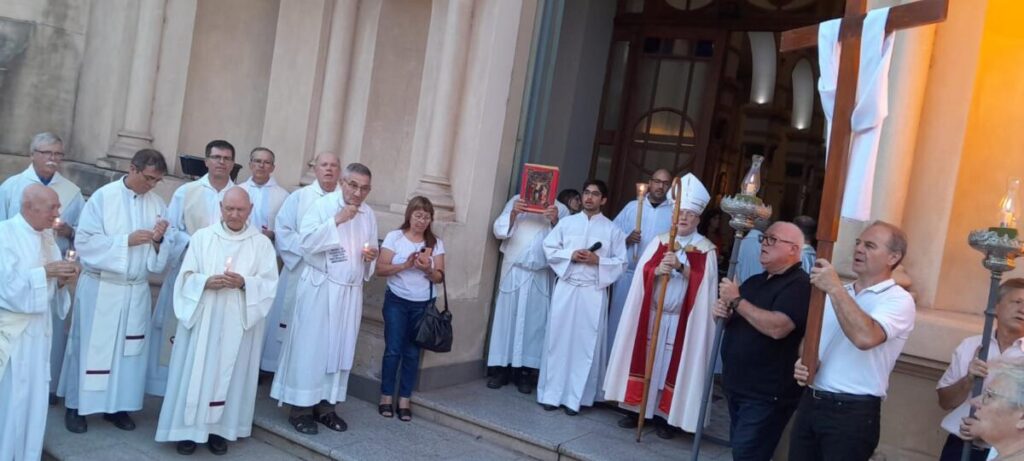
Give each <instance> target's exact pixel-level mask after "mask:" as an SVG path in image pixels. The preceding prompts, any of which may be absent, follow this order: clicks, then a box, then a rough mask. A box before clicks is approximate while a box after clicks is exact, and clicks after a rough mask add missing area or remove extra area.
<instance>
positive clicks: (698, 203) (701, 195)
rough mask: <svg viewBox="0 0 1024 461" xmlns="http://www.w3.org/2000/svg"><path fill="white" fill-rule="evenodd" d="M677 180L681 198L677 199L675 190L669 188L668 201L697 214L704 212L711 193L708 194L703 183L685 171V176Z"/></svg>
mask: <svg viewBox="0 0 1024 461" xmlns="http://www.w3.org/2000/svg"><path fill="white" fill-rule="evenodd" d="M679 182H680V183H681V184H682V194H681V195H682V198H681V199H679V200H677V199H676V197H675V191H674V190H672V189H671V188H670V189H669V192H668V199H669V201H671V202H672V203H674V204H675V205H676V206H678V207H679V209H680V210H689V211H692V212H694V213H697V214H701V213H704V208H705V207H707V206H708V202H710V201H711V195H710V194H708V190H707V188H705V187H704V184H703V183H701V182H700V180H699V179H697V177H696V176H694V175H693V173H687V174H686V176H683V177H682V178H679Z"/></svg>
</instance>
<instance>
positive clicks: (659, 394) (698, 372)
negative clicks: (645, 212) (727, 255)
mask: <svg viewBox="0 0 1024 461" xmlns="http://www.w3.org/2000/svg"><path fill="white" fill-rule="evenodd" d="M681 182H682V197H679V198H676V197H671V199H672V200H673V201H674V202H675V203H676V204H677V206H678V207H679V210H680V211H679V219H678V221H677V223H676V229H677V235H676V245H677V250H676V251H675V252H673V251H671V250H670V249H669V245H668V243H669V242H668V238H669V235H668V234H662V235H661V236H659V237H658V239H657V240H655V241H653V242H651V243H650V244H649V245H648V246H647V248H646V249H645V250H644V254H643V255H642V256H641V257H640V264H639V265H638V267H640V268H642V270H639V271H637V272H636V274H635V275H634V276H633V281H632V284H631V286H630V290H629V296H628V297H627V298H626V305H625V308H624V309H623V311H622V320H621V321H620V322H619V328H618V331H616V334H615V342H614V343H613V345H612V353H611V355H610V357H609V361H608V374H607V378H606V379H605V381H604V391H605V398H606V399H608V400H614V401H617V402H620V406H622V407H624V408H627V409H630V410H632V411H635V412H638V413H639V410H640V404H641V400H642V398H643V383H644V374H645V372H646V367H647V355H648V352H649V346H650V337H651V330H652V328H653V326H654V317H655V315H656V312H657V303H658V293H660V290H661V288H660V284H661V283H662V277H660V276H662V275H667V276H668V286H667V288H666V291H665V303H664V305H663V307H664V308H663V313H662V319H661V325H660V328H659V330H658V338H657V344H656V346H655V352H654V367H653V369H652V372H651V384H650V388H649V391H648V392H649V394H648V400H647V408H646V409H645V410H644V417H645V418H652V417H654V416H655V415H657V416H659V417H660V420H659V422H660V424H659V427H658V435H659V436H660V437H662V438H671V437H672V435H673V434H672V432H673V431H672V430H671V429H669V428H668V427H667V426H665V425H664V421H667V424H669V425H672V426H676V427H680V428H682V429H683V430H685V431H687V432H694V431H695V430H696V428H697V419H698V418H699V413H700V403H701V394H702V387H703V383H704V379H705V377H706V371H707V364H708V359H709V358H710V356H711V347H712V343H713V342H714V336H715V335H714V329H715V323H714V319H713V317H712V314H711V310H712V308H713V307H714V304H715V301H716V300H717V299H718V295H717V289H718V285H717V284H716V283H715V281H716V278H717V276H718V258H717V251H716V249H715V246H714V244H712V243H711V241H710V240H708V239H707V238H706V237H704V236H703V235H700V234H698V233H697V225H698V224H699V223H700V214H701V213H702V212H703V211H704V207H706V206H707V204H708V201H709V200H710V196H709V194H708V191H707V189H705V188H704V185H703V184H701V183H700V181H699V180H698V179H697V178H696V177H695V176H693V175H692V174H687V175H686V176H684V177H683V178H682V179H681ZM632 418H633V419H632V421H630V420H628V419H623V420H622V421H620V424H619V425H620V426H621V427H636V417H635V416H634V417H632Z"/></svg>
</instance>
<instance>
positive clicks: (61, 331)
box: [0, 132, 85, 393]
mask: <svg viewBox="0 0 1024 461" xmlns="http://www.w3.org/2000/svg"><path fill="white" fill-rule="evenodd" d="M29 149H30V150H31V151H32V152H31V158H32V163H31V164H30V165H29V166H28V168H26V169H25V171H22V172H21V173H19V174H17V175H14V176H11V177H10V178H7V180H6V181H4V183H3V184H2V185H0V221H3V220H5V219H8V218H13V217H14V216H15V215H17V214H18V210H19V209H20V208H21V193H22V191H24V190H25V187H27V186H28V185H29V184H42V185H44V186H46V187H49V188H50V189H53V190H54V192H56V193H57V196H58V197H59V198H60V215H59V216H57V217H58V218H60V219H59V220H54V221H53V235H54V239H55V240H56V242H57V246H58V247H59V248H60V252H61V254H64V253H66V252H67V251H68V249H69V248H71V241H72V239H74V235H75V227H77V226H78V215H79V214H81V212H82V207H83V206H85V199H84V198H82V191H81V190H80V189H79V188H78V186H77V185H75V183H73V182H71V181H70V180H69V179H68V178H66V177H64V176H62V175H61V174H60V172H59V171H58V170H59V169H60V165H61V163H62V162H63V161H64V141H62V140H61V139H60V136H57V135H56V134H53V133H47V132H44V133H39V134H37V135H35V136H33V137H32V142H31V143H30V144H29ZM67 331H68V325H67V323H66V322H65V319H62V318H60V317H56V316H54V317H53V347H52V348H51V349H50V350H51V352H50V392H51V393H53V392H56V391H57V381H58V379H59V378H60V368H61V362H62V361H63V360H64V347H65V345H66V341H67Z"/></svg>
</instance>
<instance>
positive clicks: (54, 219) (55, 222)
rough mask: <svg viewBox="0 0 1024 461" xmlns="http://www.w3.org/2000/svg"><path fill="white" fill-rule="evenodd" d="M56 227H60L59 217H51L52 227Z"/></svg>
mask: <svg viewBox="0 0 1024 461" xmlns="http://www.w3.org/2000/svg"><path fill="white" fill-rule="evenodd" d="M58 227H60V218H53V228H54V229H56V228H58Z"/></svg>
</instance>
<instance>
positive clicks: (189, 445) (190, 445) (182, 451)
mask: <svg viewBox="0 0 1024 461" xmlns="http://www.w3.org/2000/svg"><path fill="white" fill-rule="evenodd" d="M175 450H176V451H177V452H178V454H179V455H185V456H188V455H191V454H192V453H195V452H196V443H195V442H193V441H191V440H182V441H179V442H178V446H177V447H176V448H175Z"/></svg>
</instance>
